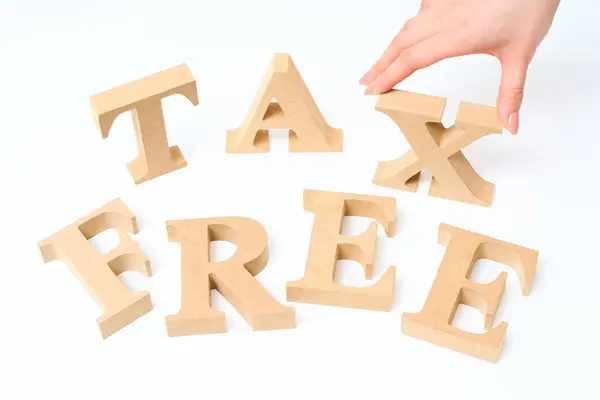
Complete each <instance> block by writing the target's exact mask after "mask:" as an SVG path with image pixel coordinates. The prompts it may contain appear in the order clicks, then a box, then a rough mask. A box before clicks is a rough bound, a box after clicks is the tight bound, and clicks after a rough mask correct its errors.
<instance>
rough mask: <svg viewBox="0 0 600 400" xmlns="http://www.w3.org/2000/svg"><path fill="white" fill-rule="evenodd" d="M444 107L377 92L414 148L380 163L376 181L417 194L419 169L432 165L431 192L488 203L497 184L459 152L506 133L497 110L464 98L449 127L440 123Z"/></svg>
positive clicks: (427, 99) (429, 99)
mask: <svg viewBox="0 0 600 400" xmlns="http://www.w3.org/2000/svg"><path fill="white" fill-rule="evenodd" d="M445 107H446V100H445V99H442V98H439V97H433V96H426V95H422V94H417V93H410V92H404V91H400V90H393V91H391V92H388V93H386V94H383V95H381V96H379V98H378V100H377V105H376V107H375V109H376V110H377V111H381V112H382V113H384V114H386V115H388V116H389V117H390V118H391V119H393V120H394V122H396V124H397V125H398V127H399V128H400V130H401V131H402V133H404V136H405V137H406V140H408V142H409V143H410V145H411V147H412V151H409V152H408V153H406V154H404V155H403V156H402V157H400V158H397V159H395V160H393V161H388V162H381V163H379V165H378V166H377V172H376V173H375V178H374V179H373V183H374V184H376V185H379V186H386V187H391V188H394V189H400V190H406V191H409V192H414V191H416V190H417V185H418V184H419V175H420V172H421V170H422V169H428V170H429V171H430V172H431V174H432V175H433V180H432V181H431V186H430V187H429V195H430V196H435V197H441V198H446V199H451V200H457V201H462V202H465V203H471V204H477V205H482V206H490V204H491V203H492V198H493V196H494V185H493V184H492V183H490V182H487V181H486V180H484V179H482V178H481V177H480V176H479V175H478V174H477V172H475V170H474V169H473V167H471V164H470V163H469V161H468V160H467V159H466V157H465V156H464V154H463V153H462V151H461V150H462V149H463V148H465V147H466V146H468V145H470V144H471V143H473V142H475V141H476V140H478V139H481V138H482V137H484V136H486V135H489V134H492V133H501V132H502V126H501V125H500V123H499V122H498V118H497V117H496V109H495V108H493V107H487V106H482V105H478V104H471V103H465V102H462V103H461V104H460V107H459V109H458V115H457V117H456V124H455V125H454V126H453V127H451V128H448V129H446V128H444V126H443V125H442V123H441V120H442V113H443V112H444V108H445Z"/></svg>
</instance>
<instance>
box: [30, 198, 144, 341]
mask: <svg viewBox="0 0 600 400" xmlns="http://www.w3.org/2000/svg"><path fill="white" fill-rule="evenodd" d="M110 228H114V229H116V230H117V232H118V233H119V245H118V246H117V247H116V248H115V249H113V250H112V251H110V252H109V253H108V254H106V255H102V254H100V253H99V252H98V251H97V250H96V248H95V247H94V246H93V245H92V244H91V243H90V242H89V241H88V239H90V238H92V237H94V236H96V235H97V234H99V233H100V232H103V231H105V230H107V229H110ZM137 232H138V226H137V221H136V218H135V215H133V213H132V212H131V210H130V209H129V208H128V207H127V206H126V205H125V203H123V202H122V201H121V199H115V200H113V201H111V202H110V203H108V204H106V205H104V206H103V207H101V208H99V209H97V210H95V211H93V212H92V213H90V214H89V215H87V216H86V217H83V218H81V219H79V220H78V221H76V222H74V223H72V224H71V225H69V226H67V227H66V228H63V229H62V230H60V231H58V232H56V233H54V234H52V235H50V236H49V237H47V238H46V239H44V240H42V241H40V242H39V243H38V246H39V249H40V251H41V254H42V257H43V259H44V262H46V263H47V262H50V261H55V260H61V261H63V262H65V263H66V264H67V265H68V266H69V268H70V269H71V272H72V273H73V274H74V275H75V276H77V278H78V279H79V280H80V281H81V282H82V283H83V285H84V287H85V289H86V290H87V291H88V292H89V293H90V295H91V296H92V298H93V299H94V300H95V301H96V303H97V304H98V305H99V306H100V307H101V308H102V311H103V314H102V316H101V317H100V318H98V319H97V321H96V322H97V323H98V327H99V328H100V333H101V334H102V337H103V338H106V337H108V336H110V335H112V334H113V333H115V332H117V331H118V330H119V329H121V328H123V327H124V326H126V325H128V324H129V323H131V322H133V321H135V320H136V319H138V318H139V317H141V316H142V315H144V314H146V313H147V312H149V311H150V310H152V300H151V299H150V294H149V293H148V292H146V291H144V292H137V293H132V292H130V291H128V290H127V288H126V287H125V286H124V285H123V284H122V283H121V281H120V280H119V278H118V277H117V275H119V274H120V273H122V272H124V271H138V272H140V273H142V274H144V275H146V276H151V275H152V271H151V269H150V262H149V261H148V259H147V258H146V256H145V255H144V254H143V253H142V251H141V250H140V248H139V247H138V245H137V244H136V243H135V242H134V241H133V239H131V238H130V237H129V236H128V235H127V234H128V233H131V234H135V233H137Z"/></svg>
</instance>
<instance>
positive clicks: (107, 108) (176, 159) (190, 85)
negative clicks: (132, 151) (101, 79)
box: [90, 64, 198, 184]
mask: <svg viewBox="0 0 600 400" xmlns="http://www.w3.org/2000/svg"><path fill="white" fill-rule="evenodd" d="M174 94H181V95H183V96H185V97H186V98H187V99H188V100H189V101H190V102H191V103H192V104H193V105H198V91H197V88H196V80H195V79H194V76H193V75H192V73H191V71H190V69H189V68H188V66H187V65H185V64H181V65H178V66H176V67H173V68H171V69H168V70H165V71H161V72H158V73H156V74H153V75H150V76H147V77H145V78H142V79H139V80H136V81H133V82H130V83H127V84H125V85H122V86H119V87H116V88H113V89H110V90H107V91H105V92H103V93H99V94H96V95H94V96H91V97H90V105H91V107H92V111H93V114H94V121H95V122H96V125H97V126H98V129H100V132H101V133H102V137H103V138H107V137H108V134H109V132H110V128H111V126H112V124H113V123H114V121H115V119H116V118H117V117H118V116H119V115H121V114H122V113H124V112H127V111H131V112H132V117H133V126H134V128H135V134H136V139H137V146H138V152H139V154H138V156H137V158H136V159H135V160H133V161H132V162H130V163H129V164H127V168H128V170H129V173H130V174H131V176H132V177H133V179H134V181H135V183H136V184H140V183H142V182H146V181H148V180H150V179H154V178H157V177H159V176H161V175H164V174H168V173H169V172H172V171H175V170H177V169H180V168H183V167H185V166H186V165H187V163H186V161H185V159H184V157H183V154H182V153H181V150H180V149H179V147H177V146H171V147H169V143H168V141H167V131H166V128H165V120H164V115H163V108H162V99H163V98H165V97H167V96H171V95H174Z"/></svg>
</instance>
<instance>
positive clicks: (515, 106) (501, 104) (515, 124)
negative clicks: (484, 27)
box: [497, 58, 529, 135]
mask: <svg viewBox="0 0 600 400" xmlns="http://www.w3.org/2000/svg"><path fill="white" fill-rule="evenodd" d="M501 63H502V80H501V82H500V90H499V92H498V100H497V109H498V118H500V122H502V124H503V125H504V126H505V127H506V128H507V129H508V130H509V131H510V132H511V133H512V134H513V135H516V134H517V132H518V131H519V110H520V109H521V103H522V102H523V93H524V89H525V79H526V77H527V69H528V67H529V62H528V60H527V58H506V59H502V60H501Z"/></svg>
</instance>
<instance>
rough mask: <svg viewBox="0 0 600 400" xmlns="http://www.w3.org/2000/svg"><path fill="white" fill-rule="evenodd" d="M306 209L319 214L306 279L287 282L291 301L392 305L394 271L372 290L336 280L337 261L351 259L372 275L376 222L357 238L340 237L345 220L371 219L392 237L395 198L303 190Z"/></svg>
mask: <svg viewBox="0 0 600 400" xmlns="http://www.w3.org/2000/svg"><path fill="white" fill-rule="evenodd" d="M304 209H305V210H307V211H311V212H313V213H314V214H315V220H314V223H313V230H312V236H311V240H310V247H309V249H308V259H307V263H306V271H305V274H304V277H303V278H302V279H301V280H299V281H295V282H288V283H287V299H288V301H297V302H302V303H313V304H324V305H331V306H338V307H349V308H362V309H368V310H380V311H389V310H390V309H391V306H392V297H393V294H394V285H395V283H396V268H395V267H393V266H392V267H390V268H389V269H388V270H387V271H386V272H385V274H384V275H383V277H381V279H380V280H379V282H377V283H376V284H374V285H373V286H369V287H345V286H341V285H338V284H337V283H335V281H334V276H335V266H336V262H337V261H338V260H353V261H356V262H358V263H360V264H361V265H362V266H363V268H364V270H365V277H366V279H369V280H370V279H372V277H373V258H374V256H375V248H376V241H377V223H376V222H374V221H373V222H372V223H371V224H370V225H369V228H368V229H367V230H366V231H365V232H364V233H362V234H361V235H358V236H345V235H341V234H340V230H341V227H342V221H343V219H344V216H361V217H369V218H373V219H375V220H376V221H378V222H379V223H380V224H381V225H382V226H383V227H384V229H385V231H386V233H387V235H388V236H389V237H391V236H393V233H394V223H395V221H396V199H394V198H390V197H378V196H365V195H357V194H346V193H333V192H322V191H316V190H305V191H304Z"/></svg>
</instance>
